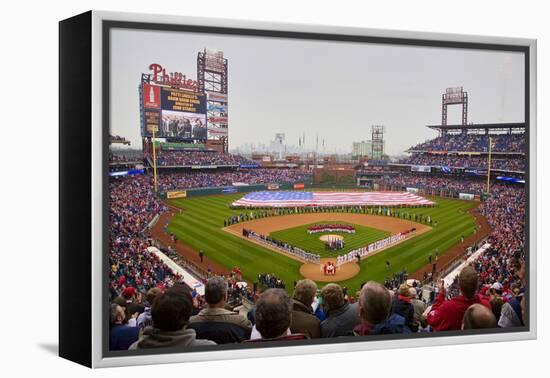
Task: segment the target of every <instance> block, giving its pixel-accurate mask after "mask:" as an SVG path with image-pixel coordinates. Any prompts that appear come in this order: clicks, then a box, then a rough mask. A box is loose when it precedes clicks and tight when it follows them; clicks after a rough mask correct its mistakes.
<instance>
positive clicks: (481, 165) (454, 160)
mask: <svg viewBox="0 0 550 378" xmlns="http://www.w3.org/2000/svg"><path fill="white" fill-rule="evenodd" d="M399 163H401V164H411V165H429V166H437V167H443V166H446V167H450V168H467V169H487V167H488V166H489V164H488V162H487V158H485V157H483V158H481V157H470V156H443V155H424V154H413V155H411V156H410V157H408V158H406V159H402V160H401V161H399ZM491 169H498V170H503V171H520V172H524V171H525V160H524V159H500V158H494V157H493V159H491Z"/></svg>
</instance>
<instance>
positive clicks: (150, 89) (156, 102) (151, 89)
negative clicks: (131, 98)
mask: <svg viewBox="0 0 550 378" xmlns="http://www.w3.org/2000/svg"><path fill="white" fill-rule="evenodd" d="M143 107H144V108H147V109H160V87H159V86H158V85H151V84H143Z"/></svg>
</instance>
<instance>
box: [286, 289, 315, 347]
mask: <svg viewBox="0 0 550 378" xmlns="http://www.w3.org/2000/svg"><path fill="white" fill-rule="evenodd" d="M316 293H317V285H316V284H315V282H313V281H312V280H309V279H305V280H301V281H298V282H297V283H296V287H295V288H294V295H293V298H292V321H291V324H290V330H291V331H292V333H303V334H304V335H306V336H307V337H309V338H311V339H313V338H318V337H321V328H320V324H321V322H320V321H319V319H318V318H317V317H316V316H315V315H313V308H312V307H311V304H312V303H313V300H314V299H315V294H316Z"/></svg>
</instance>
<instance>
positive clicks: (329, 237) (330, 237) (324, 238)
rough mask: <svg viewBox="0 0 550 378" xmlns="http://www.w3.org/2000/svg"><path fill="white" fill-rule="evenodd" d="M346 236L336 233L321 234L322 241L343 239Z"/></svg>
mask: <svg viewBox="0 0 550 378" xmlns="http://www.w3.org/2000/svg"><path fill="white" fill-rule="evenodd" d="M343 239H344V237H343V236H342V235H336V234H327V235H321V236H320V237H319V240H321V241H322V242H328V241H333V240H343Z"/></svg>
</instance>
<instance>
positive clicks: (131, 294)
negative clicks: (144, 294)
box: [121, 286, 136, 303]
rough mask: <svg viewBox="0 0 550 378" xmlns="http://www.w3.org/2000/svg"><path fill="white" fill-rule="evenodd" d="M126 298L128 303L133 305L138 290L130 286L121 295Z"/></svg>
mask: <svg viewBox="0 0 550 378" xmlns="http://www.w3.org/2000/svg"><path fill="white" fill-rule="evenodd" d="M121 295H122V296H123V297H124V298H126V301H127V302H128V303H132V302H133V301H134V298H135V296H136V289H135V288H134V287H132V286H128V287H127V288H126V289H124V290H123V291H122V294H121Z"/></svg>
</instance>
